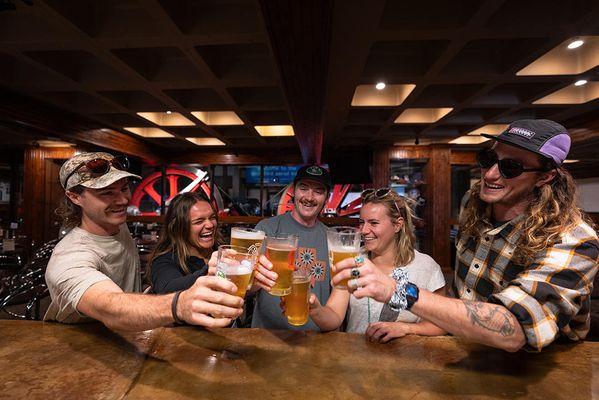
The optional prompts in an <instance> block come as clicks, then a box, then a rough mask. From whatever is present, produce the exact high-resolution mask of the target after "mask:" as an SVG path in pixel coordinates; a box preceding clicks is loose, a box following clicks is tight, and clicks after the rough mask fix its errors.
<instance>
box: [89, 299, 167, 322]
mask: <svg viewBox="0 0 599 400" xmlns="http://www.w3.org/2000/svg"><path fill="white" fill-rule="evenodd" d="M173 296H174V295H173V294H168V295H160V296H155V295H142V294H132V293H110V294H106V295H105V296H104V299H103V300H102V302H101V304H98V305H97V306H95V307H94V310H93V311H91V313H90V314H93V315H89V316H91V317H93V318H95V319H97V320H99V321H101V322H102V323H104V325H106V326H107V327H109V328H111V329H115V330H124V331H143V330H147V329H154V328H157V327H160V326H165V325H168V324H171V323H173V322H174V319H173V317H172V312H171V303H172V300H173Z"/></svg>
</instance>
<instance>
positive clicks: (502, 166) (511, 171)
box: [476, 149, 547, 179]
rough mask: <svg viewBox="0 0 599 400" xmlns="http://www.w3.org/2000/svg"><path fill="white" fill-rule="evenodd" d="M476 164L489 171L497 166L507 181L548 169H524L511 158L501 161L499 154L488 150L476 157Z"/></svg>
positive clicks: (482, 151)
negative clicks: (527, 173)
mask: <svg viewBox="0 0 599 400" xmlns="http://www.w3.org/2000/svg"><path fill="white" fill-rule="evenodd" d="M476 162H477V163H478V166H479V167H481V168H484V169H489V168H491V167H492V166H493V165H495V164H497V167H498V168H499V173H500V174H501V176H503V177H504V178H505V179H512V178H515V177H517V176H520V175H522V174H523V173H524V172H545V171H547V168H546V167H544V168H524V166H523V165H522V163H521V162H520V161H516V160H513V159H511V158H502V159H501V160H500V159H499V158H498V157H497V153H495V152H494V151H493V150H490V149H486V150H481V151H479V152H478V154H477V155H476Z"/></svg>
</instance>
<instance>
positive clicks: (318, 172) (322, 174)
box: [293, 165, 331, 190]
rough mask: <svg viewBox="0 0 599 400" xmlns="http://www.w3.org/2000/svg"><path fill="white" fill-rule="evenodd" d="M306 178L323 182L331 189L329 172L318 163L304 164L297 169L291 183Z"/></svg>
mask: <svg viewBox="0 0 599 400" xmlns="http://www.w3.org/2000/svg"><path fill="white" fill-rule="evenodd" d="M303 179H307V180H311V181H315V182H318V183H321V184H323V185H324V186H325V187H326V188H327V190H331V174H330V173H329V171H328V170H326V169H325V168H322V167H319V166H318V165H304V166H303V167H301V168H300V169H298V170H297V173H296V174H295V179H294V180H293V183H294V184H296V183H297V182H299V181H301V180H303Z"/></svg>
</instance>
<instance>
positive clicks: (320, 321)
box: [310, 306, 344, 331]
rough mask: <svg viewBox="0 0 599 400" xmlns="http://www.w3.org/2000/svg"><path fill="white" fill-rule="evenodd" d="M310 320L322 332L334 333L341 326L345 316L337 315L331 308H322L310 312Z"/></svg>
mask: <svg viewBox="0 0 599 400" xmlns="http://www.w3.org/2000/svg"><path fill="white" fill-rule="evenodd" d="M310 318H311V319H312V321H314V323H315V324H316V325H318V327H319V328H320V329H321V330H322V331H334V330H335V329H338V328H339V327H340V326H341V324H342V323H343V318H344V316H340V315H339V314H337V313H336V312H335V311H334V310H333V309H332V308H331V307H328V306H322V307H319V308H316V309H313V310H310Z"/></svg>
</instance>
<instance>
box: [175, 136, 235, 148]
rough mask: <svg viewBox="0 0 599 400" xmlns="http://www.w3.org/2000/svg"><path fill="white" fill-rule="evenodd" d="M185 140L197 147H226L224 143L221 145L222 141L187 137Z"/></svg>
mask: <svg viewBox="0 0 599 400" xmlns="http://www.w3.org/2000/svg"><path fill="white" fill-rule="evenodd" d="M185 139H187V140H189V141H190V142H191V143H193V144H195V145H198V146H226V145H225V143H223V142H222V141H220V140H219V139H217V138H195V137H188V138H185Z"/></svg>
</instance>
